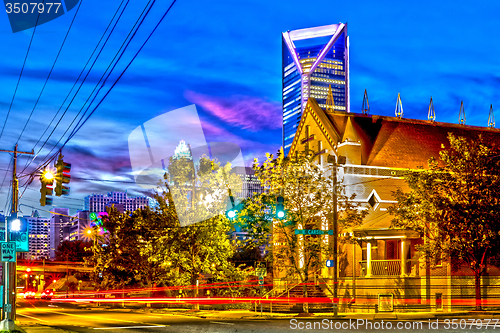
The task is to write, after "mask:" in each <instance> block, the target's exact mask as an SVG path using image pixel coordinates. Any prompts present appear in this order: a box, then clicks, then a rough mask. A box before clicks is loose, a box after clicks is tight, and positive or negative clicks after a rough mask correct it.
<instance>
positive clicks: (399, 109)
mask: <svg viewBox="0 0 500 333" xmlns="http://www.w3.org/2000/svg"><path fill="white" fill-rule="evenodd" d="M394 112H395V113H396V117H398V118H403V103H401V95H400V94H399V93H398V100H397V101H396V110H395V111H394Z"/></svg>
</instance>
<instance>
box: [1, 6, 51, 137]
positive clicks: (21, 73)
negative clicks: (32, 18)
mask: <svg viewBox="0 0 500 333" xmlns="http://www.w3.org/2000/svg"><path fill="white" fill-rule="evenodd" d="M44 2H45V0H44ZM39 18H40V13H38V16H37V18H36V23H35V27H34V28H33V33H32V34H31V39H30V43H29V45H28V50H27V51H26V55H25V57H24V62H23V66H22V67H21V72H20V73H19V78H18V79H17V84H16V89H15V90H14V95H13V96H12V100H11V101H10V106H9V110H8V111H7V116H6V117H5V121H4V123H3V127H2V132H0V139H1V138H2V135H3V132H4V130H5V125H7V119H9V115H10V111H11V110H12V105H13V104H14V99H15V98H16V94H17V89H18V88H19V83H20V82H21V77H22V76H23V72H24V67H25V66H26V61H27V60H28V55H29V53H30V49H31V43H32V42H33V38H34V37H35V32H36V27H37V26H38V19H39Z"/></svg>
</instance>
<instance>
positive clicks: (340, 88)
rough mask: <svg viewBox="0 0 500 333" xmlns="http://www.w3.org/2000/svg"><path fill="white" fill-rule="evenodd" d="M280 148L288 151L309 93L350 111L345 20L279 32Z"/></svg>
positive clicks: (324, 106)
mask: <svg viewBox="0 0 500 333" xmlns="http://www.w3.org/2000/svg"><path fill="white" fill-rule="evenodd" d="M282 57H283V59H282V79H283V91H282V93H283V148H284V151H285V154H288V151H289V150H290V146H291V145H292V142H293V138H294V136H295V132H297V126H298V125H299V122H300V119H301V116H302V113H303V111H304V108H305V106H306V104H307V100H308V99H309V97H313V98H315V99H316V101H317V102H318V104H319V106H320V107H321V108H323V109H326V105H327V97H328V94H329V89H330V86H331V91H332V96H333V106H332V109H333V110H335V111H347V112H349V39H348V36H347V24H344V23H339V24H332V25H327V26H321V27H316V28H308V29H300V30H294V31H287V32H284V33H283V34H282Z"/></svg>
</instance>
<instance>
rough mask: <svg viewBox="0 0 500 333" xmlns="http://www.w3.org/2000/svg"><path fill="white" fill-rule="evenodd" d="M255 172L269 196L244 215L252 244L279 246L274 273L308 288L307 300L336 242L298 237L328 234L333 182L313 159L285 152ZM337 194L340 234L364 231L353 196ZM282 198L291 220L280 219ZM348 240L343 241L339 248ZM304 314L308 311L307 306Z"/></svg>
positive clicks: (361, 214) (252, 204) (250, 205)
mask: <svg viewBox="0 0 500 333" xmlns="http://www.w3.org/2000/svg"><path fill="white" fill-rule="evenodd" d="M254 169H255V174H256V176H257V177H258V178H259V180H260V181H261V183H262V185H263V186H264V188H265V189H266V191H265V193H263V194H262V195H259V196H254V197H252V199H251V200H249V201H248V202H247V204H246V205H245V208H244V209H243V211H242V214H241V215H242V216H244V219H245V220H246V222H247V228H248V231H249V233H250V234H251V236H252V237H251V238H252V241H251V242H256V244H257V245H261V244H266V243H268V244H269V243H273V244H275V245H274V246H273V247H272V248H271V251H272V252H273V255H272V256H271V258H273V266H274V269H275V271H277V272H281V273H282V274H283V275H286V276H287V277H294V278H295V279H297V280H299V281H300V282H302V283H304V289H303V295H304V297H307V288H306V283H307V282H308V281H309V279H310V278H311V277H312V276H313V275H314V274H316V272H317V271H318V270H319V269H320V268H322V267H324V261H325V258H327V257H330V256H331V255H333V249H332V246H331V241H332V237H331V236H328V235H302V234H300V233H299V232H296V231H297V230H300V229H317V230H321V229H323V230H325V229H329V228H328V225H329V224H330V223H331V219H332V216H333V206H332V202H333V195H334V193H333V186H332V185H333V184H332V178H331V176H327V174H326V170H323V169H322V167H321V166H320V165H318V164H317V163H315V161H314V156H312V155H310V154H309V155H306V154H297V155H295V156H291V157H288V158H284V155H283V150H281V151H280V152H279V153H278V155H277V157H276V158H275V157H274V156H273V155H270V154H268V155H267V160H266V161H265V162H264V163H263V164H262V165H258V163H257V161H256V162H255V164H254ZM337 190H338V191H337V193H335V195H337V199H338V211H339V219H338V231H339V234H342V233H344V232H345V231H347V230H350V229H352V228H353V227H356V226H358V225H360V224H361V222H362V220H363V218H364V216H365V215H366V211H365V210H359V209H358V206H357V204H354V203H353V201H352V199H353V198H354V196H353V197H350V198H348V197H347V196H345V195H344V194H343V193H342V191H341V189H340V187H337ZM278 196H282V197H284V200H285V202H284V206H285V211H286V217H285V218H284V219H282V220H280V219H276V218H275V213H276V200H277V197H278ZM271 233H272V237H270V235H271ZM348 240H349V239H348V237H340V238H339V242H345V241H348ZM277 244H279V245H277ZM268 266H269V265H268ZM304 311H306V312H307V311H308V309H307V304H304Z"/></svg>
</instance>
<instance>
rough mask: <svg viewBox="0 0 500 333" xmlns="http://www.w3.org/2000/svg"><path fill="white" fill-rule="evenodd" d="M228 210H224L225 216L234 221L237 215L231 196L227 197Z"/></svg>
mask: <svg viewBox="0 0 500 333" xmlns="http://www.w3.org/2000/svg"><path fill="white" fill-rule="evenodd" d="M228 206H229V207H228V209H227V210H226V216H227V218H228V219H230V220H234V219H235V218H236V215H238V210H237V209H236V206H235V205H234V198H233V196H232V195H230V196H229V204H228Z"/></svg>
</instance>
